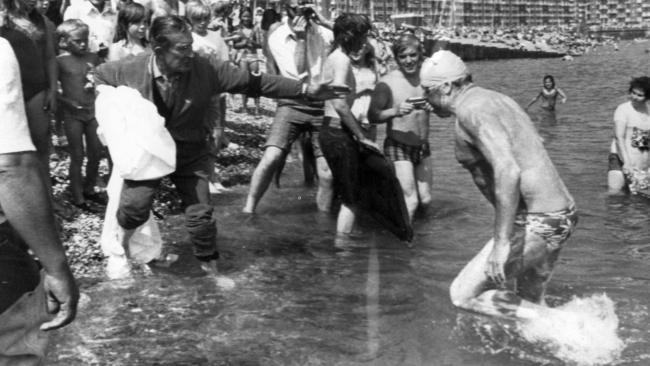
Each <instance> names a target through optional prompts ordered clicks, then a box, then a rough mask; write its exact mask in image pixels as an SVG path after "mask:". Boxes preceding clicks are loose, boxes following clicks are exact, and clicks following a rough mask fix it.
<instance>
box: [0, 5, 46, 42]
mask: <svg viewBox="0 0 650 366" xmlns="http://www.w3.org/2000/svg"><path fill="white" fill-rule="evenodd" d="M2 13H4V14H2ZM0 14H1V15H2V16H3V17H4V18H3V19H2V20H1V21H0V25H1V26H2V27H4V28H7V29H9V28H10V29H15V30H18V31H21V32H22V33H23V34H25V35H26V36H28V37H29V38H30V39H32V40H39V39H42V38H43V36H44V35H45V32H46V27H45V17H44V16H43V15H41V14H40V13H39V12H38V11H37V10H36V8H33V9H32V10H31V11H29V12H28V11H27V9H23V6H21V4H20V3H19V2H18V0H1V1H0Z"/></svg>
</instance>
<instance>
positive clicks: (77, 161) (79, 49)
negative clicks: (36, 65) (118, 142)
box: [56, 19, 106, 212]
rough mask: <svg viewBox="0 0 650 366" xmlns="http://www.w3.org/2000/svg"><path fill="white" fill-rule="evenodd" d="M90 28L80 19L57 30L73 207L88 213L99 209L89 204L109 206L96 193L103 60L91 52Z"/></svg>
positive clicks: (61, 96) (99, 154) (66, 22)
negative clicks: (95, 74) (97, 70)
mask: <svg viewBox="0 0 650 366" xmlns="http://www.w3.org/2000/svg"><path fill="white" fill-rule="evenodd" d="M88 33H89V31H88V25H86V23H84V22H82V21H81V20H78V19H69V20H66V21H64V22H63V23H61V25H59V27H58V28H57V29H56V35H57V39H58V43H59V47H60V48H61V49H62V50H64V52H63V53H62V54H60V55H59V56H57V63H58V65H59V81H60V82H61V90H62V93H61V94H60V95H59V101H60V102H61V104H62V107H63V120H64V128H65V133H66V136H67V137H68V143H69V146H70V173H69V175H70V190H71V193H72V204H74V205H75V206H77V207H79V208H81V209H82V210H86V211H91V212H92V211H94V210H95V209H94V208H93V207H92V206H90V205H88V203H87V202H86V200H90V201H95V202H96V203H100V204H106V199H105V197H102V196H100V195H99V194H98V193H96V192H95V183H96V181H97V173H98V167H99V160H100V158H101V149H102V145H101V142H100V141H99V138H98V137H97V121H96V120H95V107H94V105H95V85H94V83H93V81H92V80H93V79H92V75H91V74H92V71H93V69H94V67H95V66H97V65H98V64H99V57H98V56H97V54H96V53H91V52H89V49H88ZM84 138H85V141H86V157H87V158H88V161H87V163H86V180H85V183H84V182H83V180H82V175H81V167H82V165H83V159H84Z"/></svg>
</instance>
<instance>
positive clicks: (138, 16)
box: [113, 3, 150, 44]
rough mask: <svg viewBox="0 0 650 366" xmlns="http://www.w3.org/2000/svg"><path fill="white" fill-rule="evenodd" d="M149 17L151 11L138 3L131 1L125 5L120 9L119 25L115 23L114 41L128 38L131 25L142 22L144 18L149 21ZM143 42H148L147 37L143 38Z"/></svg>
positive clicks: (118, 14)
mask: <svg viewBox="0 0 650 366" xmlns="http://www.w3.org/2000/svg"><path fill="white" fill-rule="evenodd" d="M149 17H150V14H149V11H148V10H146V9H145V8H144V6H142V5H140V4H138V3H131V4H127V5H126V6H124V7H123V8H122V9H120V12H119V13H117V25H115V37H113V42H118V41H121V40H123V39H128V38H127V33H128V31H129V25H130V24H133V23H140V22H141V21H143V20H146V22H147V23H149V20H150V19H149ZM142 42H143V43H144V44H146V39H144V38H143V39H142Z"/></svg>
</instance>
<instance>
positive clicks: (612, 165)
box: [608, 153, 623, 171]
mask: <svg viewBox="0 0 650 366" xmlns="http://www.w3.org/2000/svg"><path fill="white" fill-rule="evenodd" d="M608 170H609V171H612V170H618V171H622V170H623V160H621V157H620V156H618V154H617V153H609V169H608Z"/></svg>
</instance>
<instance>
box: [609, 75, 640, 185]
mask: <svg viewBox="0 0 650 366" xmlns="http://www.w3.org/2000/svg"><path fill="white" fill-rule="evenodd" d="M629 93H630V100H629V101H627V102H625V103H623V104H621V105H619V106H618V107H617V108H616V112H614V126H615V127H614V140H613V141H612V145H611V147H610V153H609V172H608V173H607V186H608V188H609V193H620V192H621V191H622V190H623V189H624V188H625V187H627V188H628V189H629V190H630V191H631V192H632V193H635V191H636V189H637V188H642V187H638V186H639V185H643V182H638V179H637V177H640V178H641V179H643V176H645V175H648V170H649V169H650V108H649V107H650V77H647V76H642V77H638V78H634V79H632V81H631V82H630V88H629ZM639 173H640V174H639ZM645 180H646V181H647V177H646V178H645Z"/></svg>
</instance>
